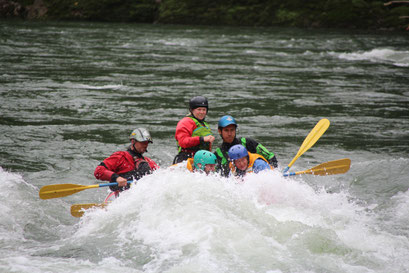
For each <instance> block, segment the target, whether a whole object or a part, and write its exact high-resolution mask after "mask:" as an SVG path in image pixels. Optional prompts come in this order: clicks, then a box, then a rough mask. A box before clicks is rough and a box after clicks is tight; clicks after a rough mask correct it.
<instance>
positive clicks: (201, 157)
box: [193, 150, 217, 171]
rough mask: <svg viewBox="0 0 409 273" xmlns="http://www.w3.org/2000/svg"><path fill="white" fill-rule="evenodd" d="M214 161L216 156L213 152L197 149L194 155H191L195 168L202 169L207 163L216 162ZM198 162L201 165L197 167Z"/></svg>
mask: <svg viewBox="0 0 409 273" xmlns="http://www.w3.org/2000/svg"><path fill="white" fill-rule="evenodd" d="M216 161H217V159H216V156H215V155H214V154H213V153H211V152H209V151H206V150H199V151H197V152H196V153H195V156H194V157H193V162H194V165H195V169H197V170H202V171H204V169H205V167H206V165H207V164H216ZM198 164H201V165H202V166H201V167H199V166H198Z"/></svg>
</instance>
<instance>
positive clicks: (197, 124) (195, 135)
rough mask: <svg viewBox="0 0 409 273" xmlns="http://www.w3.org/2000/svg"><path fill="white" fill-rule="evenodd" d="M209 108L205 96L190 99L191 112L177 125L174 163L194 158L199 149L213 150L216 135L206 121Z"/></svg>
mask: <svg viewBox="0 0 409 273" xmlns="http://www.w3.org/2000/svg"><path fill="white" fill-rule="evenodd" d="M208 110H209V103H208V101H207V99H206V98H205V97H202V96H197V97H194V98H192V99H190V101H189V112H190V113H189V114H188V115H187V116H186V117H184V118H183V119H182V120H180V121H179V122H178V124H177V126H176V132H175V139H176V141H177V145H178V154H177V155H176V156H175V158H174V159H173V164H176V163H179V162H182V161H185V160H187V159H188V158H192V157H193V156H194V155H195V153H196V152H197V151H199V150H207V151H211V150H212V143H213V141H214V139H215V137H214V136H213V134H212V131H211V130H210V126H209V125H208V124H207V123H206V121H205V118H206V115H207V112H208Z"/></svg>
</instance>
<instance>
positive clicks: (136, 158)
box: [94, 128, 159, 191]
mask: <svg viewBox="0 0 409 273" xmlns="http://www.w3.org/2000/svg"><path fill="white" fill-rule="evenodd" d="M129 139H130V141H131V145H130V146H129V148H128V150H127V151H118V152H115V153H113V154H112V155H111V156H110V157H108V158H106V159H105V160H104V161H102V162H101V164H99V165H98V166H97V168H96V169H95V172H94V176H95V177H96V178H97V179H99V180H104V181H110V182H117V183H118V186H110V188H111V190H112V191H122V190H124V189H129V184H128V183H127V181H128V180H134V179H135V180H138V179H140V178H141V177H143V176H144V175H147V174H150V173H152V171H154V170H156V169H158V168H159V166H158V165H157V164H156V163H155V161H153V160H152V159H150V158H149V157H144V156H143V154H144V153H145V152H147V148H148V145H149V143H152V137H151V135H150V133H149V131H148V130H146V129H145V128H137V129H135V130H133V131H132V133H131V135H130V136H129Z"/></svg>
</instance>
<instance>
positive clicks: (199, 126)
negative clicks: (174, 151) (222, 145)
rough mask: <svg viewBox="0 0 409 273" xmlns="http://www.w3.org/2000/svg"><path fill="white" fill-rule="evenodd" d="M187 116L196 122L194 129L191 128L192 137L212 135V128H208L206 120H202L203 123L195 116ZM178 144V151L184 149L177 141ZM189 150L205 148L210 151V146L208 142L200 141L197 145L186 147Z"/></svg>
mask: <svg viewBox="0 0 409 273" xmlns="http://www.w3.org/2000/svg"><path fill="white" fill-rule="evenodd" d="M188 118H190V119H192V120H193V121H194V123H195V124H196V129H194V130H193V132H192V137H196V136H198V137H205V136H209V135H212V130H211V129H210V126H209V124H207V122H206V121H203V123H201V122H199V121H198V120H197V119H196V118H194V117H192V116H189V117H188ZM177 145H178V151H179V153H180V152H181V151H183V150H185V149H183V148H182V147H180V145H179V142H178V143H177ZM188 150H189V151H194V152H197V151H199V150H207V151H210V150H211V147H210V142H204V143H200V144H199V145H197V146H194V147H190V148H189V149H188Z"/></svg>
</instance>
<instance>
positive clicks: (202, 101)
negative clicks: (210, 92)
mask: <svg viewBox="0 0 409 273" xmlns="http://www.w3.org/2000/svg"><path fill="white" fill-rule="evenodd" d="M198 107H206V108H207V110H209V103H208V102H207V99H206V98H205V97H202V96H197V97H194V98H191V99H190V101H189V109H190V110H193V109H196V108H198Z"/></svg>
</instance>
